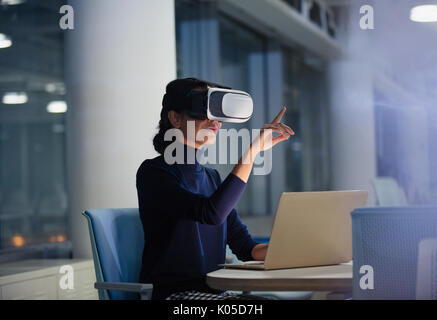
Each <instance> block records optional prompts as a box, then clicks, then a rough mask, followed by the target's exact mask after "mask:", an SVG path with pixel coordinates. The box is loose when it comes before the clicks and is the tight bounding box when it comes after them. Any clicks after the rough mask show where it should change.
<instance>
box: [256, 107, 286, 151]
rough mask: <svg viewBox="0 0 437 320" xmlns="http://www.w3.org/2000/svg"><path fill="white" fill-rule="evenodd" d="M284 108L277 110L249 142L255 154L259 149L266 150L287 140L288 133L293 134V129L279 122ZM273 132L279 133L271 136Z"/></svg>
mask: <svg viewBox="0 0 437 320" xmlns="http://www.w3.org/2000/svg"><path fill="white" fill-rule="evenodd" d="M286 110H287V108H285V107H282V109H281V111H279V113H278V115H277V116H276V117H275V118H274V119H273V121H272V122H270V123H267V124H265V125H264V126H263V127H262V129H261V132H260V134H259V135H258V137H256V138H255V139H254V141H253V142H252V144H251V149H252V152H254V153H255V154H257V153H259V152H261V151H265V150H268V149H270V148H272V147H273V146H275V145H276V144H278V143H279V142H281V141H284V140H288V139H289V138H290V135H294V131H293V130H292V129H291V128H290V127H289V126H287V125H286V124H283V123H281V122H280V121H281V119H282V116H283V115H284V113H285V111H286ZM273 132H278V133H281V134H280V135H278V136H276V137H273Z"/></svg>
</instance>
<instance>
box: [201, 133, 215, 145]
mask: <svg viewBox="0 0 437 320" xmlns="http://www.w3.org/2000/svg"><path fill="white" fill-rule="evenodd" d="M214 143H215V135H214V136H208V137H206V138H205V140H203V141H202V142H201V141H199V144H200V145H201V146H202V147H204V146H209V145H212V144H214Z"/></svg>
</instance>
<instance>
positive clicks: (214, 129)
mask: <svg viewBox="0 0 437 320" xmlns="http://www.w3.org/2000/svg"><path fill="white" fill-rule="evenodd" d="M208 129H209V130H212V131H214V133H215V132H217V130H218V128H217V127H208Z"/></svg>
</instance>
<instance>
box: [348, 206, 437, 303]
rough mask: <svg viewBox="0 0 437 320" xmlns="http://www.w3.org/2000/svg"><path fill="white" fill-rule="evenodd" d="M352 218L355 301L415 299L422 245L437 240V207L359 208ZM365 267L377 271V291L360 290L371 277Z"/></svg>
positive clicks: (375, 285) (374, 274) (375, 279)
mask: <svg viewBox="0 0 437 320" xmlns="http://www.w3.org/2000/svg"><path fill="white" fill-rule="evenodd" d="M351 215H352V234H353V235H352V237H353V279H354V280H353V297H354V299H415V291H416V274H417V258H418V248H419V243H420V241H421V240H423V239H427V238H436V237H437V207H429V206H421V207H373V208H370V207H368V208H357V209H355V210H354V211H352V213H351ZM362 266H371V267H372V269H373V284H374V287H373V289H363V287H366V286H363V285H361V286H360V279H361V278H362V277H363V279H364V276H366V277H367V276H370V274H369V273H368V270H366V271H365V270H363V273H360V268H361V267H362ZM366 268H367V267H366Z"/></svg>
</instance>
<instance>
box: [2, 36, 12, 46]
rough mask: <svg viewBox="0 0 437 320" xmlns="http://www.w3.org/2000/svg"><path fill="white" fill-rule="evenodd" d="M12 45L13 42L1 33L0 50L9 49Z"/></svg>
mask: <svg viewBox="0 0 437 320" xmlns="http://www.w3.org/2000/svg"><path fill="white" fill-rule="evenodd" d="M11 45H12V40H11V38H9V37H8V36H7V35H5V34H4V33H0V49H3V48H8V47H10V46H11Z"/></svg>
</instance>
